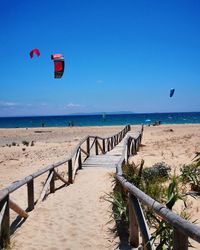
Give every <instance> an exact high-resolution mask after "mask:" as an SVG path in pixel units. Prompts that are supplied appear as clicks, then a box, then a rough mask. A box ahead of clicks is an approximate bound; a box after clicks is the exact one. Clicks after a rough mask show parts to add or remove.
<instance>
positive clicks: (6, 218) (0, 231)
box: [0, 195, 10, 249]
mask: <svg viewBox="0 0 200 250" xmlns="http://www.w3.org/2000/svg"><path fill="white" fill-rule="evenodd" d="M0 212H2V218H1V220H0V222H1V223H0V249H4V248H6V247H7V246H8V245H9V244H10V210H9V195H7V196H6V197H5V198H4V199H3V200H1V202H0ZM0 217H1V216H0Z"/></svg>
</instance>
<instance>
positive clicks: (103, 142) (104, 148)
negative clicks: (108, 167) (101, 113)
mask: <svg viewBox="0 0 200 250" xmlns="http://www.w3.org/2000/svg"><path fill="white" fill-rule="evenodd" d="M102 144H103V151H104V154H105V153H106V143H105V139H103V141H102Z"/></svg>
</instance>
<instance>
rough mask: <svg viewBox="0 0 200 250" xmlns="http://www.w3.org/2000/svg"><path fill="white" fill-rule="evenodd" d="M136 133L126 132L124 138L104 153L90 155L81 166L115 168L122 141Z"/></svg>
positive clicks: (122, 144) (119, 155)
mask: <svg viewBox="0 0 200 250" xmlns="http://www.w3.org/2000/svg"><path fill="white" fill-rule="evenodd" d="M135 134H136V133H133V132H128V133H127V135H126V136H125V137H124V139H123V140H122V141H121V142H120V143H119V144H118V145H116V146H115V147H114V148H113V149H112V150H111V151H108V152H107V153H106V154H101V155H94V156H90V157H88V158H87V159H86V161H85V162H84V163H83V165H82V167H83V168H84V167H106V168H116V164H118V162H119V161H120V159H121V157H122V153H123V150H124V141H125V140H126V137H127V136H132V137H134V135H135Z"/></svg>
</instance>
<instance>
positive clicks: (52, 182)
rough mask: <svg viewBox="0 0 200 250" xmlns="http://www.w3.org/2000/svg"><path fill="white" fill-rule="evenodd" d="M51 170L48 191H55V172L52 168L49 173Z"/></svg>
mask: <svg viewBox="0 0 200 250" xmlns="http://www.w3.org/2000/svg"><path fill="white" fill-rule="evenodd" d="M52 172H53V177H52V179H51V181H50V193H55V173H54V169H53V170H51V171H50V173H49V175H50V174H51V173H52Z"/></svg>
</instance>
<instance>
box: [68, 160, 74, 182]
mask: <svg viewBox="0 0 200 250" xmlns="http://www.w3.org/2000/svg"><path fill="white" fill-rule="evenodd" d="M72 175H73V170H72V159H70V160H69V161H68V182H69V183H70V184H72V183H73V177H72Z"/></svg>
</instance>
